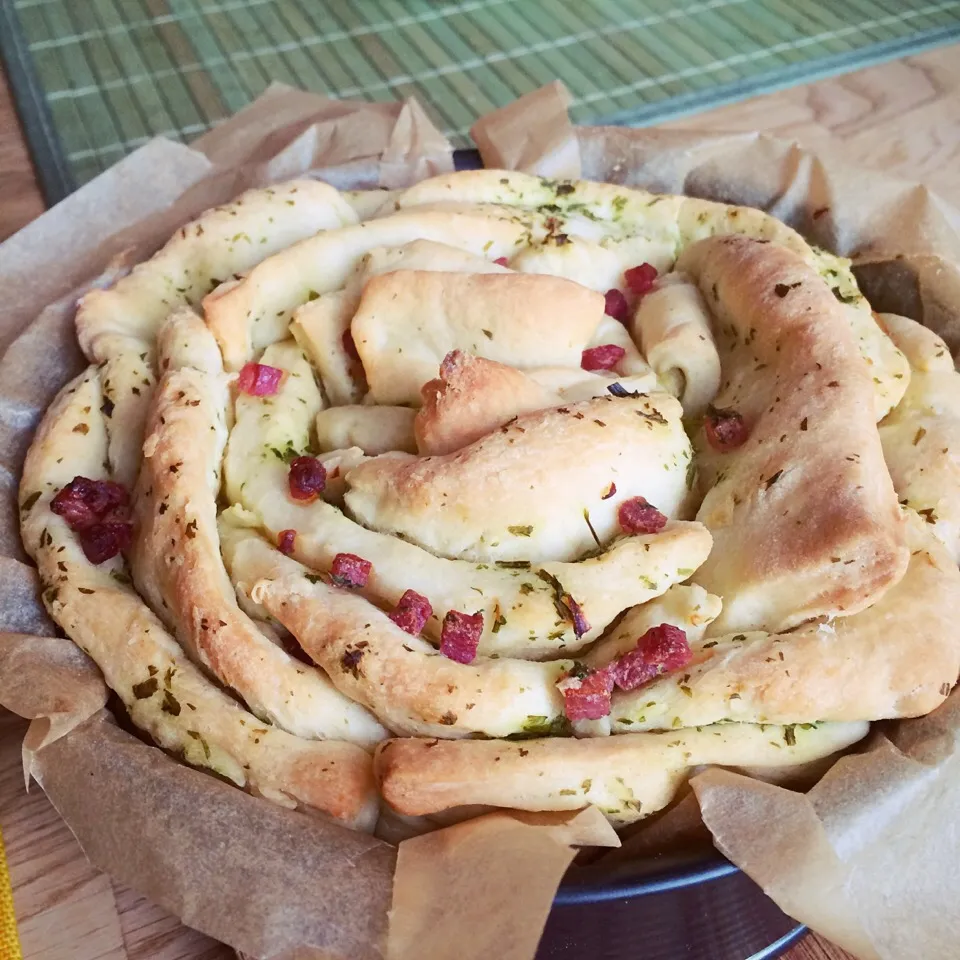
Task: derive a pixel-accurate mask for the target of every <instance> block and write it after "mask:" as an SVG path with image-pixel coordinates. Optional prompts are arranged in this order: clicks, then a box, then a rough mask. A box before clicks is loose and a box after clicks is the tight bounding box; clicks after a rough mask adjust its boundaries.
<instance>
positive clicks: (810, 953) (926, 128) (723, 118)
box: [0, 47, 960, 960]
mask: <svg viewBox="0 0 960 960" xmlns="http://www.w3.org/2000/svg"><path fill="white" fill-rule="evenodd" d="M958 93H960V47H947V48H944V49H941V50H935V51H931V52H929V53H925V54H922V55H920V56H917V57H909V58H906V59H904V60H900V61H896V62H893V63H889V64H884V65H881V66H878V67H872V68H870V69H868V70H862V71H859V72H857V73H853V74H849V75H847V76H843V77H837V78H833V79H829V80H823V81H820V82H819V83H814V84H808V85H805V86H800V87H795V88H793V89H790V90H786V91H782V92H780V93H774V94H770V95H768V96H763V97H757V98H755V99H753V100H749V101H746V102H744V103H740V104H735V105H733V106H728V107H722V108H720V109H718V110H713V111H711V112H709V113H706V114H701V115H699V116H696V117H687V118H683V119H681V120H678V121H676V122H674V123H672V124H669V126H673V127H683V128H686V129H696V130H726V131H731V130H732V131H746V130H758V129H759V130H767V131H769V132H771V133H775V134H777V135H780V136H785V137H792V138H795V139H797V140H799V141H800V142H802V143H804V144H807V145H810V146H816V147H818V148H821V149H826V150H831V151H839V152H841V153H842V155H843V156H844V158H845V159H846V160H847V161H848V162H851V163H855V164H862V165H864V166H867V167H872V168H875V169H879V170H886V171H888V172H890V173H892V174H896V175H902V176H904V177H908V178H910V179H921V180H924V181H925V182H926V183H927V184H928V185H929V186H931V187H933V188H934V189H936V190H937V191H938V192H940V193H942V194H943V195H944V196H945V197H947V198H948V199H952V200H953V201H954V202H957V203H960V163H958V162H957V160H958V153H960V96H958ZM42 209H43V202H42V199H41V197H40V192H39V190H38V189H37V187H36V183H35V180H34V176H33V171H32V169H31V166H30V161H29V157H28V155H27V152H26V149H25V148H24V145H23V141H22V137H21V135H20V132H19V128H18V126H17V121H16V117H15V115H14V113H13V109H12V105H11V103H10V99H9V95H8V93H7V90H6V87H5V85H4V83H3V82H2V78H0V239H2V238H4V237H6V236H9V235H10V234H11V233H13V232H14V231H16V230H18V229H19V228H20V227H21V226H23V225H24V224H25V223H28V222H29V221H30V220H31V219H33V217H35V216H37V215H38V214H39V213H40V212H41V211H42ZM25 729H26V724H25V723H24V722H23V721H21V720H19V719H16V718H13V717H11V716H9V715H7V716H5V717H0V828H2V829H3V832H4V837H5V839H6V843H7V854H8V857H9V860H10V869H11V875H12V877H13V883H14V901H15V906H16V910H17V916H18V920H19V926H20V936H21V939H22V942H23V949H24V957H25V958H26V960H229V958H231V957H233V953H232V951H230V950H229V949H227V948H226V947H223V946H221V945H219V944H216V943H214V942H213V941H211V940H210V939H208V938H206V937H203V936H202V935H200V934H198V933H196V932H194V931H191V930H188V929H186V928H185V927H183V926H182V925H181V924H179V923H178V921H176V920H175V919H174V918H172V917H170V916H169V915H168V914H166V913H165V912H164V911H162V910H161V909H160V908H158V907H156V906H155V905H153V904H151V903H150V902H148V901H147V900H145V899H144V898H142V897H140V896H139V895H137V894H136V893H134V892H133V891H131V890H129V889H127V888H125V887H121V886H120V885H118V884H112V883H111V882H110V880H109V879H108V878H107V877H105V876H104V875H103V874H101V873H100V872H99V871H97V870H96V869H94V868H93V867H91V866H90V865H89V864H88V863H87V862H86V860H85V859H84V857H83V854H82V852H81V851H80V849H79V846H78V845H77V842H76V840H75V839H74V838H73V836H72V834H71V833H70V831H69V830H68V829H67V828H66V826H65V824H64V823H63V822H62V821H61V820H60V818H59V817H58V816H57V814H56V811H55V810H54V809H53V807H52V806H51V805H50V803H49V801H48V800H47V799H46V797H45V796H44V795H43V793H42V792H41V791H40V790H38V789H37V788H36V786H34V788H33V790H32V791H31V792H30V793H29V794H24V790H23V779H22V774H21V770H20V741H21V739H22V736H23V731H24V730H25ZM785 960H852V958H850V956H849V954H847V953H845V952H844V951H842V950H840V949H839V948H838V947H836V946H834V945H832V944H830V943H828V942H827V941H825V940H824V939H822V938H820V937H818V936H815V935H811V936H808V937H807V938H805V939H804V940H803V941H802V942H801V943H800V944H799V945H797V946H796V947H794V948H793V949H792V950H790V951H789V952H788V953H787V954H786V955H785Z"/></svg>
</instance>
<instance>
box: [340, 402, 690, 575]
mask: <svg viewBox="0 0 960 960" xmlns="http://www.w3.org/2000/svg"><path fill="white" fill-rule="evenodd" d="M680 414H681V410H680V405H679V404H678V403H677V401H676V400H674V398H673V397H671V396H669V395H668V394H665V393H654V394H649V395H643V394H641V395H639V396H626V397H614V396H612V395H609V394H608V395H607V396H606V397H602V398H597V399H594V400H584V401H581V402H579V403H572V404H569V405H568V406H562V407H558V408H556V409H554V410H541V411H539V412H536V413H529V414H525V415H524V416H521V417H519V418H517V419H516V420H515V421H513V422H511V423H508V424H505V425H504V426H502V427H501V428H500V429H499V430H497V431H495V432H494V433H492V434H490V435H489V436H486V437H482V438H481V439H479V440H477V441H475V442H474V443H472V444H470V445H469V446H467V447H464V448H463V449H462V450H459V451H457V452H455V453H450V454H446V455H443V456H436V457H424V458H416V457H410V456H406V455H402V454H388V455H386V456H383V457H376V458H374V459H372V460H368V461H367V462H366V463H363V464H361V465H360V466H359V467H357V468H356V469H354V470H351V471H350V473H349V474H348V475H347V486H348V487H349V489H348V491H347V494H346V503H347V506H348V508H349V509H350V510H351V511H352V513H353V515H354V516H355V517H357V518H358V519H359V520H360V521H361V522H362V523H364V524H365V525H366V526H369V527H372V528H374V529H378V530H382V531H386V532H392V533H395V534H396V533H399V534H401V535H402V536H403V537H405V538H406V539H408V540H410V541H411V542H414V543H418V544H420V545H421V546H423V547H425V548H426V549H428V550H430V551H431V552H432V553H436V554H438V555H440V556H445V557H449V558H462V559H468V560H475V561H479V562H487V561H497V560H500V561H510V560H531V561H542V560H548V559H549V560H574V559H576V558H577V557H580V556H582V555H583V554H584V553H587V552H589V551H591V550H593V549H594V548H596V547H597V546H598V545H606V544H608V543H609V542H610V541H611V539H612V538H613V537H614V536H616V535H617V534H618V533H619V532H620V528H619V524H618V520H617V511H618V508H619V506H620V505H621V504H622V503H623V502H624V501H625V500H628V499H629V498H631V497H636V496H642V497H645V498H646V499H647V500H648V501H649V502H650V503H652V504H654V505H655V506H656V507H657V508H658V509H659V510H660V511H661V512H662V513H664V514H665V515H666V516H668V517H672V518H677V517H683V515H684V509H685V504H686V501H687V498H688V495H689V490H688V486H687V466H688V464H689V462H690V457H691V450H690V446H689V441H688V440H687V437H686V434H685V433H684V432H683V427H682V425H681V423H680ZM612 485H613V486H612ZM545 490H550V491H551V493H550V496H548V497H545V496H544V491H545ZM588 518H589V523H588V522H587V519H588Z"/></svg>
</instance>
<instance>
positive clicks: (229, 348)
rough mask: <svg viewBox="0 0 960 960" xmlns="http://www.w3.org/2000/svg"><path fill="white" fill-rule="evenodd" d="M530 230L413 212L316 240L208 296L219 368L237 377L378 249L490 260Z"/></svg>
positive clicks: (485, 216)
mask: <svg viewBox="0 0 960 960" xmlns="http://www.w3.org/2000/svg"><path fill="white" fill-rule="evenodd" d="M528 230H529V226H528V225H527V224H526V223H524V222H523V221H522V218H519V217H515V218H513V219H508V218H507V217H506V216H501V215H498V214H497V211H487V210H482V209H477V208H465V209H461V210H422V211H417V210H414V211H409V212H402V213H398V214H397V215H395V216H392V217H384V218H383V219H379V220H371V221H369V222H367V223H362V224H359V225H358V226H356V227H347V228H344V229H342V230H338V231H337V232H336V234H335V235H333V234H331V235H326V234H318V235H317V236H315V237H311V238H310V239H308V240H304V241H302V242H300V243H295V244H293V245H292V246H290V247H288V248H287V249H286V250H283V251H281V252H280V253H278V254H275V255H274V256H272V257H268V258H267V259H266V260H264V261H263V262H262V263H260V264H258V265H257V266H256V267H254V268H253V269H252V270H251V271H250V273H249V274H248V275H247V277H245V278H244V280H243V281H242V282H241V283H240V284H239V285H237V286H236V287H233V288H231V289H223V290H216V291H214V292H213V293H212V294H210V295H209V296H208V297H206V298H205V299H204V301H203V308H204V315H205V316H206V319H207V324H208V326H209V327H210V329H211V330H212V331H213V333H214V335H215V336H216V338H217V342H218V343H219V344H220V349H221V351H222V353H223V362H224V366H225V367H226V368H227V369H228V370H239V369H240V367H242V366H243V364H244V363H246V362H247V361H248V360H251V359H252V358H253V357H254V355H255V354H256V353H257V352H259V351H260V350H262V349H263V348H264V347H266V346H267V345H268V344H271V343H275V342H276V341H277V340H282V339H283V337H285V336H286V333H287V328H288V325H289V323H290V317H291V315H292V313H293V311H294V310H295V309H296V308H297V307H299V306H300V305H301V304H304V303H306V302H307V301H308V300H309V299H310V298H311V295H323V294H326V293H329V292H331V291H334V290H339V289H341V288H342V287H343V286H344V284H345V283H346V282H347V281H348V280H349V279H350V277H351V275H352V273H353V270H354V269H355V267H356V264H357V262H358V261H359V259H360V258H361V257H363V256H364V255H365V254H367V253H369V252H370V251H371V250H373V249H374V248H376V247H383V246H402V245H404V244H407V243H410V242H411V241H414V240H421V239H425V240H435V241H437V242H438V243H445V244H449V245H450V246H455V247H460V248H461V249H464V250H468V251H470V252H472V253H475V254H478V255H481V256H483V255H486V256H488V257H489V258H490V259H491V260H494V259H496V258H497V257H500V256H504V255H505V254H510V253H512V252H513V251H514V249H515V248H516V246H518V245H519V244H522V243H523V242H524V240H523V238H524V236H525V235H526V234H527V232H528ZM425 379H429V377H427V378H425Z"/></svg>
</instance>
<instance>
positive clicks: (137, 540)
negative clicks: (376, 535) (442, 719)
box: [131, 311, 383, 744]
mask: <svg viewBox="0 0 960 960" xmlns="http://www.w3.org/2000/svg"><path fill="white" fill-rule="evenodd" d="M168 323H169V325H170V326H171V327H173V328H175V331H176V333H175V335H173V336H170V337H169V340H170V343H171V350H173V349H176V350H178V351H180V352H181V353H182V354H185V356H183V357H181V358H178V357H176V356H173V357H169V356H165V354H164V351H163V350H162V349H161V366H162V367H163V366H169V369H167V372H166V373H164V375H163V377H162V379H161V381H160V384H159V386H158V388H157V392H156V395H155V397H154V401H153V404H152V406H151V411H150V417H149V419H148V436H147V440H146V442H145V444H144V463H143V468H142V471H141V477H140V483H139V485H138V488H137V494H136V498H135V511H136V513H135V516H136V535H135V537H134V546H133V549H132V552H131V565H132V567H133V573H134V578H135V581H136V583H137V586H138V588H139V589H140V592H141V593H142V594H143V595H144V596H145V597H146V598H147V599H148V600H150V601H151V602H152V604H153V606H154V609H155V610H157V611H158V612H159V613H161V614H162V615H163V616H164V618H165V619H167V620H168V622H169V623H170V625H171V627H173V628H174V629H175V630H176V632H177V636H178V639H179V640H180V642H181V644H183V646H184V647H185V648H186V649H187V650H189V651H190V652H191V654H192V655H193V656H194V657H195V659H197V660H198V661H199V662H200V663H201V664H202V665H203V666H205V667H207V668H208V669H209V670H210V671H211V672H212V673H213V674H214V676H216V677H217V678H218V679H219V680H220V681H221V682H223V683H224V684H225V685H226V686H228V687H229V688H230V689H232V690H234V691H235V692H236V693H237V694H238V695H239V696H240V697H242V698H243V700H244V701H245V702H246V703H247V704H248V706H249V707H250V709H251V710H252V711H253V712H254V713H255V714H257V715H258V716H260V717H262V718H263V719H265V720H269V721H270V722H271V723H274V724H276V725H277V726H279V727H281V728H282V729H284V730H287V731H288V732H290V733H293V734H295V735H297V736H305V737H311V738H312V737H317V738H328V737H334V738H338V739H340V738H343V739H355V740H357V741H358V742H360V743H364V744H371V743H375V742H377V740H379V739H380V738H381V737H382V735H383V730H382V728H380V727H379V725H378V724H377V723H376V722H375V721H374V720H373V718H372V717H370V716H369V715H367V714H366V713H365V711H363V710H362V709H361V708H359V707H358V706H357V705H356V704H354V703H352V702H351V701H349V700H348V699H346V698H345V697H342V696H340V695H339V694H338V693H337V692H336V691H335V690H334V689H333V688H332V687H331V685H330V683H329V682H328V681H327V679H326V678H325V677H324V676H323V675H322V674H321V673H320V672H319V671H317V670H313V669H310V668H306V667H304V666H303V665H302V664H301V663H299V662H298V661H297V660H295V659H294V658H293V657H291V656H289V655H288V654H287V653H285V652H284V651H283V650H282V649H281V648H280V647H278V646H276V645H275V644H274V643H273V642H271V640H270V639H269V638H268V637H266V636H264V635H263V633H262V632H261V631H260V630H259V629H258V628H257V626H256V624H255V623H254V622H253V621H252V620H251V619H250V618H249V617H248V616H247V615H246V614H245V613H244V612H243V611H242V610H241V609H240V608H239V606H238V605H237V602H236V598H235V596H234V590H233V585H232V584H231V582H230V579H229V577H228V576H227V573H226V570H225V569H224V567H223V562H222V560H221V557H220V548H219V541H218V537H217V518H216V512H217V508H216V494H217V491H218V489H219V486H220V464H221V460H222V457H223V449H224V444H225V442H226V423H225V420H226V405H227V400H228V387H227V382H226V378H225V376H224V374H223V371H222V369H218V368H219V357H218V356H217V353H216V348H215V345H214V344H213V338H212V337H211V336H210V334H209V333H208V331H207V330H206V328H205V327H204V326H203V324H202V322H201V321H200V320H199V318H197V317H196V316H195V315H194V314H192V313H190V312H189V311H186V312H184V313H179V314H174V316H173V317H172V318H171V319H170V321H168ZM205 345H206V347H207V349H206V354H207V356H208V359H209V360H210V361H214V362H215V363H216V367H213V368H211V367H210V366H206V367H203V368H200V369H198V368H197V367H195V366H183V367H180V365H179V363H178V362H177V360H178V359H194V360H197V361H199V358H200V357H201V356H203V354H204V352H205V351H204V347H205ZM168 360H172V362H170V363H169V364H168V363H167V362H166V361H168ZM188 451H193V452H194V453H193V455H190V453H188Z"/></svg>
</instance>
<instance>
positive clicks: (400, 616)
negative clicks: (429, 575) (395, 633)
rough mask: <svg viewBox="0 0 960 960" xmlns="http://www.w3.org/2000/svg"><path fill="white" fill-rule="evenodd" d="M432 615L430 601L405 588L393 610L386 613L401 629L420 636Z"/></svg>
mask: <svg viewBox="0 0 960 960" xmlns="http://www.w3.org/2000/svg"><path fill="white" fill-rule="evenodd" d="M432 615H433V607H432V606H430V601H429V600H428V599H427V598H426V597H425V596H424V595H423V594H422V593H417V591H416V590H407V591H406V592H405V593H404V594H403V596H402V597H401V598H400V599H399V601H397V605H396V606H395V607H394V608H393V611H392V612H391V613H388V614H387V616H388V617H389V618H390V619H391V620H392V621H393V622H394V623H395V624H396V625H397V626H398V627H399V628H400V629H401V630H405V631H406V632H407V633H409V634H411V635H412V636H414V637H419V636H420V632H421V631H422V630H423V628H424V627H425V626H426V625H427V621H428V620H429V619H430V617H431V616H432Z"/></svg>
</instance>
